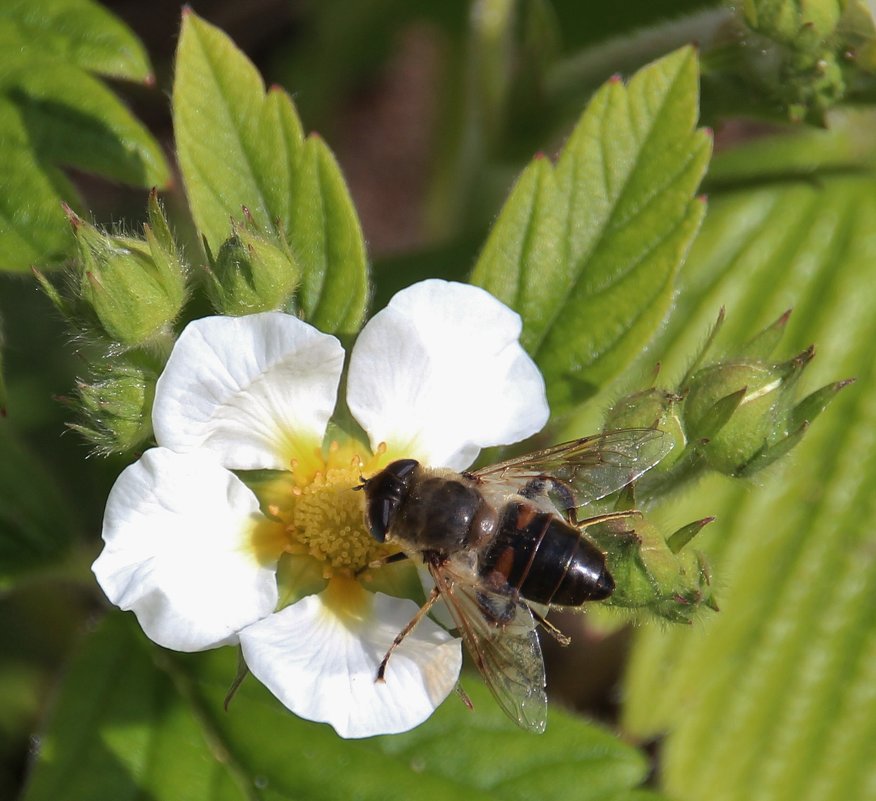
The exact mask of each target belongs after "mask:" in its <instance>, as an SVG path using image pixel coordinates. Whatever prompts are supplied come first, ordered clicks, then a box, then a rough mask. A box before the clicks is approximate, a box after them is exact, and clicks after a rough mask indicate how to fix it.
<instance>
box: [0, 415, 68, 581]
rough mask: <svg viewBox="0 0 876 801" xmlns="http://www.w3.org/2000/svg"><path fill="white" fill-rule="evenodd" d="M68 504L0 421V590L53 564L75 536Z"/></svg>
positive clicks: (26, 449) (60, 557)
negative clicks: (34, 571)
mask: <svg viewBox="0 0 876 801" xmlns="http://www.w3.org/2000/svg"><path fill="white" fill-rule="evenodd" d="M71 518H72V510H71V508H70V502H69V501H68V500H67V498H66V497H65V496H64V494H63V493H62V492H61V491H60V489H59V488H58V485H57V483H56V481H55V479H54V477H53V476H52V475H51V474H50V473H49V471H48V470H47V469H46V467H45V465H43V464H42V462H41V461H40V460H39V459H38V458H37V457H36V455H35V454H33V453H32V452H31V451H30V450H29V449H28V448H26V447H25V446H24V444H22V443H21V442H20V441H19V439H18V437H16V435H15V433H14V432H13V430H12V428H11V427H10V421H8V420H2V419H0V590H2V589H5V588H7V587H9V586H10V585H11V583H12V582H13V580H14V579H16V578H17V577H19V576H21V575H23V574H25V573H28V572H30V571H33V570H36V569H38V568H44V567H47V566H53V565H55V564H57V563H58V562H59V561H60V560H61V559H62V558H63V557H64V556H65V555H66V553H67V552H68V550H69V547H70V544H71V541H72V533H73V523H72V519H71Z"/></svg>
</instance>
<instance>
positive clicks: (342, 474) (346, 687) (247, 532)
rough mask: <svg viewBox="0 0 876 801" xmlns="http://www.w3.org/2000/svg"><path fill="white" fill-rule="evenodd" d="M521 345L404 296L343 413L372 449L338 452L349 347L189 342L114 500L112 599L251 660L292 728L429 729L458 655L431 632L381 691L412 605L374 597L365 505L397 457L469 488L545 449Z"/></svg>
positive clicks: (424, 628)
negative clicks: (482, 470)
mask: <svg viewBox="0 0 876 801" xmlns="http://www.w3.org/2000/svg"><path fill="white" fill-rule="evenodd" d="M519 334H520V318H519V317H518V316H517V315H516V314H515V313H514V312H512V311H511V310H510V309H508V308H506V307H505V306H503V305H502V304H501V303H499V301H497V300H496V299H495V298H493V297H492V296H491V295H489V294H488V293H486V292H484V291H483V290H481V289H477V288H475V287H472V286H468V285H465V284H454V283H447V282H444V281H438V280H430V281H424V282H422V283H419V284H416V285H415V286H412V287H410V288H408V289H406V290H404V291H402V292H399V293H398V294H397V295H396V296H395V297H394V298H393V299H392V301H391V302H390V304H389V306H388V307H387V308H386V309H384V310H383V311H381V312H379V313H378V314H376V315H375V316H374V317H373V318H372V319H371V320H370V321H369V322H368V324H367V325H366V326H365V327H364V328H363V330H362V331H361V333H360V334H359V337H358V340H357V342H356V344H355V347H354V348H353V351H352V354H351V356H350V362H349V374H348V380H347V387H346V403H347V407H348V408H349V410H350V412H351V413H352V415H353V416H354V418H355V420H356V422H357V423H358V424H359V425H360V426H361V427H362V429H364V431H365V432H366V434H367V436H368V439H369V443H368V444H366V443H363V442H359V441H357V440H356V439H355V438H353V437H351V436H347V435H341V434H337V435H336V434H335V433H332V434H331V435H330V436H328V435H327V430H328V426H329V420H330V417H331V415H332V413H333V411H334V410H335V404H336V399H337V391H338V386H339V383H340V378H341V373H342V369H343V365H344V351H343V349H342V347H341V345H340V343H339V342H338V341H337V339H335V338H334V337H332V336H328V335H326V334H322V333H320V332H319V331H317V330H316V329H315V328H313V327H312V326H310V325H308V324H306V323H303V322H302V321H300V320H299V319H297V318H296V317H294V316H291V315H288V314H283V313H280V312H268V313H264V314H256V315H251V316H247V317H237V318H232V317H209V318H205V319H202V320H197V321H195V322H193V323H191V324H190V325H189V326H188V327H187V328H186V329H185V331H183V333H182V334H181V335H180V337H179V339H178V341H177V343H176V345H175V346H174V349H173V352H172V353H171V355H170V358H169V360H168V363H167V366H166V368H165V370H164V373H163V374H162V376H161V378H160V379H159V381H158V385H157V388H156V393H155V402H154V407H153V413H152V418H153V426H154V430H155V438H156V440H157V443H158V447H157V448H153V449H152V450H149V451H147V452H146V453H145V454H144V455H143V457H142V458H141V459H140V460H139V461H138V462H136V463H135V464H133V465H131V466H130V467H128V468H127V469H126V470H125V471H124V472H123V473H122V474H121V475H120V476H119V479H118V481H117V482H116V484H115V486H114V487H113V489H112V491H111V493H110V496H109V499H108V501H107V508H106V514H105V517H104V526H103V538H104V541H105V547H104V550H103V552H102V553H101V555H100V556H99V558H98V559H97V561H96V562H95V563H94V568H93V569H94V573H95V575H96V576H97V580H98V582H99V583H100V585H101V587H102V588H103V590H104V592H105V593H106V594H107V596H108V597H109V599H110V600H111V601H112V602H113V603H114V604H116V605H118V606H120V607H121V608H122V609H130V610H133V612H134V614H135V615H136V616H137V619H138V620H139V622H140V624H141V626H142V627H143V630H144V631H145V632H146V634H147V635H148V636H149V637H150V638H151V639H152V640H154V641H155V642H156V643H158V644H160V645H163V646H165V647H168V648H173V649H176V650H180V651H199V650H203V649H207V648H213V647H216V646H219V645H224V644H235V643H239V644H240V646H241V648H242V650H243V656H244V659H245V660H246V663H247V666H248V667H249V669H250V671H251V672H252V673H253V674H254V675H255V676H256V677H257V678H258V679H259V680H261V681H262V682H263V683H264V684H265V685H266V686H267V687H268V688H269V689H270V690H271V691H272V692H273V693H274V694H275V695H276V696H277V697H278V698H279V699H280V700H281V701H282V702H283V703H284V704H285V705H286V706H287V707H288V708H289V709H291V710H292V711H293V712H295V713H296V714H298V715H300V716H302V717H305V718H308V719H311V720H316V721H325V722H327V723H330V724H331V725H332V726H333V727H334V728H335V729H336V730H337V732H338V733H339V734H341V735H342V736H344V737H366V736H370V735H373V734H383V733H392V732H400V731H405V730H407V729H410V728H412V727H414V726H416V725H417V724H419V723H421V722H422V721H423V720H425V719H426V718H427V717H428V716H429V715H430V714H431V713H432V711H433V710H434V709H435V707H436V706H437V705H438V704H440V703H441V701H442V700H443V699H444V698H445V697H446V696H447V694H448V693H449V692H450V690H451V689H452V688H453V686H454V684H455V682H456V679H457V676H458V674H459V669H460V664H461V649H460V645H459V640H457V639H455V638H453V637H451V636H450V635H449V634H448V633H447V632H446V631H445V630H444V629H443V628H441V627H440V626H438V625H437V624H436V623H435V622H433V621H432V620H429V619H425V620H423V621H422V622H421V623H420V624H419V625H418V626H417V627H416V629H414V631H413V632H412V633H411V634H410V635H409V636H408V637H406V638H405V640H404V641H403V643H402V644H401V646H400V647H399V648H398V649H397V650H396V651H395V653H394V654H393V657H392V659H391V660H390V663H389V667H388V669H387V671H386V681H385V683H378V682H376V681H375V677H376V671H377V666H378V664H379V662H380V660H381V658H382V657H383V655H384V653H385V652H386V650H387V648H388V647H389V645H390V643H391V642H392V640H393V638H394V637H395V636H396V634H397V633H398V632H399V631H400V630H401V628H402V627H403V626H404V625H405V623H407V622H408V620H410V619H411V617H413V615H414V613H415V612H416V610H417V605H416V603H414V602H413V601H411V600H408V599H404V598H398V597H394V596H392V595H388V594H384V593H382V592H376V591H373V590H375V589H376V588H377V587H378V586H380V585H381V578H382V576H385V575H387V574H389V573H391V571H392V569H391V568H385V569H380V570H373V571H368V570H365V568H366V567H367V565H369V564H370V563H371V562H373V561H374V560H375V559H377V558H379V557H380V556H381V555H383V554H385V553H386V551H385V550H384V547H385V546H382V545H380V544H378V543H377V542H375V541H374V540H373V538H371V537H370V536H369V534H368V532H367V530H366V528H365V525H364V521H363V514H362V498H361V493H357V492H354V491H353V487H354V486H355V485H356V484H358V483H359V476H360V474H366V475H367V474H370V473H373V472H374V471H375V470H377V469H379V468H380V467H381V466H382V465H384V464H386V463H387V462H388V461H390V460H391V459H394V458H400V457H412V458H416V459H419V460H420V461H422V462H424V463H426V464H429V465H432V466H446V467H450V468H454V469H457V470H461V469H464V468H465V467H467V466H469V465H470V464H471V462H472V461H473V460H474V459H475V457H476V456H477V454H478V452H479V450H480V448H483V447H487V446H491V445H499V444H506V443H511V442H515V441H517V440H519V439H522V438H524V437H526V436H528V435H530V434H532V433H534V432H536V431H538V430H539V429H540V428H541V427H542V426H543V425H544V423H545V422H546V420H547V415H548V408H547V403H546V400H545V394H544V384H543V382H542V378H541V375H540V374H539V372H538V369H537V368H536V366H535V364H534V363H533V362H532V360H531V359H530V358H529V357H528V356H527V355H526V353H525V352H524V351H523V349H522V348H521V347H520V344H519V342H518V337H519ZM339 430H340V428H339ZM369 446H370V447H369ZM265 469H271V470H274V471H283V472H273V473H268V474H265V473H259V474H253V473H250V474H247V473H244V472H241V473H240V475H241V476H243V477H244V478H246V479H247V481H248V484H246V483H244V481H243V480H241V478H240V477H238V475H237V474H235V473H234V472H231V471H232V470H235V471H252V470H262V471H264V470H265ZM266 476H267V477H266ZM251 487H256V492H254V491H253V490H252V489H251ZM256 493H257V494H256ZM372 574H373V575H372ZM384 583H385V582H384ZM366 588H370V589H366Z"/></svg>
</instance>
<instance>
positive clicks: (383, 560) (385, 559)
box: [356, 551, 408, 576]
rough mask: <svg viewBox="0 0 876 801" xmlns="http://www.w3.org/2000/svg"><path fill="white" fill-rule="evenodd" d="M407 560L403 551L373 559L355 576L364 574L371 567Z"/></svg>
mask: <svg viewBox="0 0 876 801" xmlns="http://www.w3.org/2000/svg"><path fill="white" fill-rule="evenodd" d="M407 558H408V555H407V554H406V553H405V552H404V551H399V552H398V553H391V554H390V555H389V556H382V557H380V559H375V560H374V561H373V562H369V563H368V564H367V565H365V567H360V568H359V569H358V570H357V571H356V575H357V576H359V575H360V574H362V573H364V572H365V571H366V570H370V569H371V568H373V567H383V566H384V565H392V564H395V563H396V562H402V561H404V560H405V559H407Z"/></svg>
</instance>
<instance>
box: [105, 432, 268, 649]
mask: <svg viewBox="0 0 876 801" xmlns="http://www.w3.org/2000/svg"><path fill="white" fill-rule="evenodd" d="M263 524H268V525H270V524H269V523H268V521H267V520H266V518H264V516H263V515H262V514H261V513H260V512H259V505H258V501H257V500H256V497H255V495H253V493H252V492H251V491H250V490H249V489H248V488H247V487H246V486H245V485H244V484H243V482H241V481H240V479H238V478H237V476H235V475H233V474H232V473H229V472H228V471H227V470H225V469H224V468H223V467H221V466H220V465H219V464H218V463H217V462H216V460H215V458H214V457H212V456H211V455H210V454H207V453H192V454H178V453H174V452H173V451H169V450H167V449H165V448H153V449H152V450H149V451H146V453H145V454H143V457H142V458H141V459H140V460H139V461H138V462H136V463H134V464H132V465H131V466H130V467H128V468H126V469H125V470H124V471H123V472H122V474H121V475H120V476H119V478H118V480H117V481H116V483H115V485H114V486H113V488H112V491H111V492H110V495H109V499H108V500H107V506H106V512H105V514H104V520H103V539H104V541H105V543H106V544H105V546H104V549H103V552H102V553H101V555H100V556H99V557H98V558H97V561H96V562H95V563H94V565H93V566H92V570H94V574H95V576H96V577H97V581H98V583H99V584H100V586H101V587H102V588H103V591H104V592H105V593H106V595H107V597H108V598H109V599H110V600H111V601H112V602H113V603H114V604H116V605H117V606H119V607H121V608H122V609H131V610H133V611H134V614H135V615H136V616H137V619H138V620H139V622H140V625H141V626H142V627H143V631H145V632H146V634H147V636H148V637H149V638H150V639H151V640H153V641H155V642H157V643H158V644H159V645H163V646H165V647H167V648H173V649H175V650H177V651H200V650H203V649H205V648H212V647H214V646H216V645H221V644H223V643H226V642H235V641H236V634H237V632H238V631H239V630H240V629H241V628H243V627H244V626H246V625H248V624H250V623H252V622H254V621H256V620H259V619H260V618H262V617H264V616H265V615H268V614H270V613H271V612H272V611H273V610H274V607H275V606H276V604H277V582H276V578H275V568H276V555H275V556H274V557H273V558H270V556H269V555H261V556H260V555H259V554H258V553H257V551H256V549H255V547H254V541H253V538H254V535H255V532H256V530H257V528H258V527H259V526H260V525H263Z"/></svg>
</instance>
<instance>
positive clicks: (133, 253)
mask: <svg viewBox="0 0 876 801" xmlns="http://www.w3.org/2000/svg"><path fill="white" fill-rule="evenodd" d="M66 211H67V216H68V218H69V219H70V222H71V224H72V226H73V232H74V235H75V237H76V244H77V249H78V253H79V258H78V261H77V271H76V284H75V288H74V292H75V298H74V302H73V304H72V305H68V304H64V303H63V302H62V301H60V300H59V299H57V298H55V297H52V295H51V294H50V297H52V299H53V301H54V302H55V304H56V305H59V302H60V303H61V305H60V306H59V308H61V310H62V312H64V313H66V314H67V316H69V317H71V318H74V319H71V322H73V323H74V325H76V324H77V322H79V321H77V320H76V319H75V318H78V317H85V325H82V324H81V322H80V325H79V327H83V328H85V327H91V328H96V329H97V330H98V331H100V332H101V333H102V334H103V335H105V336H106V337H107V338H108V339H110V340H112V341H113V342H117V343H119V344H121V345H123V346H125V347H136V346H139V345H144V344H146V343H148V342H150V341H151V340H153V339H155V338H156V337H158V336H159V335H161V334H163V333H165V332H166V331H167V330H169V328H170V326H171V324H172V323H173V322H174V320H175V319H176V318H177V316H178V315H179V313H180V310H181V309H182V306H183V303H184V302H185V297H186V280H185V268H184V265H183V263H182V261H181V260H180V258H179V256H178V254H177V251H176V246H175V244H174V242H173V239H172V237H171V236H170V232H169V230H168V228H167V223H166V221H165V219H164V216H163V214H162V212H161V209H160V207H159V205H158V200H157V198H156V196H155V194H154V193H153V194H152V196H151V197H150V201H149V220H150V224H148V225H145V226H144V231H145V239H137V238H134V237H126V236H113V235H110V234H107V233H105V232H103V231H100V230H99V229H97V228H95V227H94V226H93V225H91V224H89V223H87V222H85V221H84V220H82V219H81V218H79V217H78V216H76V214H74V213H73V211H72V210H70V209H69V208H68V209H66ZM41 283H42V282H41ZM44 288H45V286H44Z"/></svg>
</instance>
